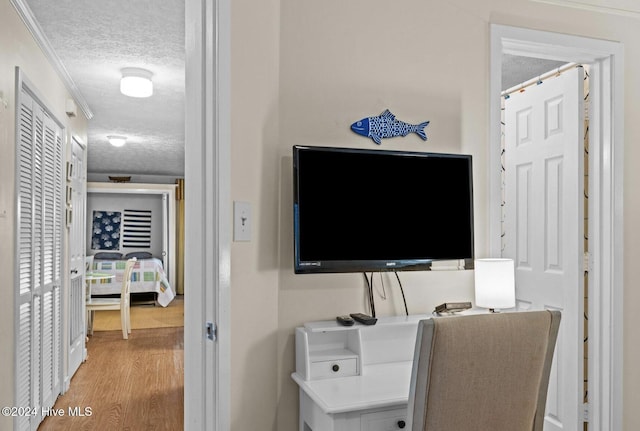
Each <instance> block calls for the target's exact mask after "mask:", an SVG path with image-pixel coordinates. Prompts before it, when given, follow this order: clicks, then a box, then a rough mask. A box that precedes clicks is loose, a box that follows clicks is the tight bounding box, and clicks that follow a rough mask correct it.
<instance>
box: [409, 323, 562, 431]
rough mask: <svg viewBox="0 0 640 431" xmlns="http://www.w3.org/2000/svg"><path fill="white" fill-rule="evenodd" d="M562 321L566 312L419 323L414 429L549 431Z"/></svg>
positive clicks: (411, 396)
mask: <svg viewBox="0 0 640 431" xmlns="http://www.w3.org/2000/svg"><path fill="white" fill-rule="evenodd" d="M559 325H560V312H559V311H530V312H520V313H499V314H479V315H469V316H457V317H442V318H436V319H427V320H422V321H420V322H419V325H418V334H417V339H416V349H415V353H414V363H413V370H412V374H411V385H410V391H409V392H410V393H409V410H408V421H409V422H410V423H411V427H409V429H411V430H413V431H464V430H492V431H532V430H533V431H538V430H542V427H543V424H544V411H545V407H546V400H547V388H548V385H549V373H550V370H551V362H552V360H553V352H554V349H555V344H556V338H557V335H558V328H559Z"/></svg>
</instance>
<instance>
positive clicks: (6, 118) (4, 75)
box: [0, 0, 87, 429]
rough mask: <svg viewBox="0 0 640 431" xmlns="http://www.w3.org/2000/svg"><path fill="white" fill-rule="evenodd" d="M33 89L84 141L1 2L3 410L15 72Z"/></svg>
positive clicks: (7, 401)
mask: <svg viewBox="0 0 640 431" xmlns="http://www.w3.org/2000/svg"><path fill="white" fill-rule="evenodd" d="M16 66H19V67H20V68H21V69H22V71H23V72H24V74H25V76H26V77H27V79H29V81H30V82H31V83H32V84H33V85H34V86H35V88H36V90H37V91H38V93H39V94H40V96H41V97H42V98H43V101H44V102H45V103H46V105H47V107H48V108H49V109H50V110H51V111H52V113H53V114H54V115H55V117H56V118H57V119H58V120H60V121H62V122H63V123H64V124H65V127H66V132H67V136H66V141H65V144H67V145H68V144H69V142H70V136H71V135H75V136H78V137H79V139H80V140H81V142H86V127H87V122H86V119H85V118H84V117H82V116H79V117H76V118H74V119H69V118H68V117H67V116H66V115H65V109H64V108H65V102H66V99H68V98H70V97H71V95H70V94H69V93H68V92H67V90H66V88H65V87H64V85H63V83H62V81H61V80H60V79H59V78H58V76H57V74H56V73H55V71H54V70H53V68H52V67H51V66H50V65H49V64H48V63H47V61H46V59H45V57H44V55H43V54H42V52H41V51H40V49H39V48H38V46H37V45H36V43H35V42H34V40H33V38H32V36H31V34H30V33H29V32H28V30H27V29H26V27H25V26H24V24H23V22H22V21H21V19H20V18H19V16H18V14H17V12H16V11H15V9H14V8H13V6H11V4H10V3H9V0H2V1H0V98H2V99H4V100H5V101H6V102H7V106H6V107H5V106H4V104H3V103H2V101H0V244H1V248H0V250H1V251H0V274H2V283H0V295H1V296H2V304H3V305H2V311H1V312H0V363H1V364H2V367H0V381H1V382H3V384H2V385H1V387H0V406H13V405H15V403H14V402H13V392H14V386H15V385H14V370H15V364H14V356H15V355H14V351H13V341H14V340H13V337H14V335H13V327H14V313H13V304H14V295H13V290H14V284H13V279H14V265H15V258H14V254H15V219H16V196H15V158H16V155H15V102H16V94H15V67H16ZM11 427H12V422H11V418H8V417H0V429H12V428H11Z"/></svg>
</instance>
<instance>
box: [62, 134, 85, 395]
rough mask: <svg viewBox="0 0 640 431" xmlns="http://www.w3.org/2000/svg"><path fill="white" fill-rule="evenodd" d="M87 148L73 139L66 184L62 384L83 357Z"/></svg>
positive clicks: (68, 379)
mask: <svg viewBox="0 0 640 431" xmlns="http://www.w3.org/2000/svg"><path fill="white" fill-rule="evenodd" d="M85 157H86V149H85V147H84V146H83V145H82V144H81V143H80V142H78V140H77V139H76V138H73V139H72V142H71V156H70V160H69V173H68V174H69V180H70V181H69V183H68V184H67V187H68V188H67V193H68V194H69V195H70V196H68V197H70V198H71V205H70V208H69V210H70V211H71V223H70V224H69V244H68V250H69V271H70V274H69V279H70V282H69V308H68V310H69V311H68V313H69V359H68V360H69V362H68V368H67V373H66V376H65V382H66V383H67V384H68V382H69V381H70V380H71V377H73V375H74V373H75V372H76V370H77V369H78V367H79V366H80V364H81V363H82V361H83V360H84V357H85V332H86V325H85V322H84V315H85V314H84V303H85V288H84V286H85V284H84V274H85V264H84V258H85V232H86V229H85V226H86V220H87V217H86V215H85V208H86V175H85V171H86V166H85Z"/></svg>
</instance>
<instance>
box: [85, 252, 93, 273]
mask: <svg viewBox="0 0 640 431" xmlns="http://www.w3.org/2000/svg"><path fill="white" fill-rule="evenodd" d="M91 271H93V255H87V256H85V257H84V273H85V274H86V273H87V272H91Z"/></svg>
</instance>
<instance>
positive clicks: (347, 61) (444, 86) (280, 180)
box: [231, 0, 640, 431]
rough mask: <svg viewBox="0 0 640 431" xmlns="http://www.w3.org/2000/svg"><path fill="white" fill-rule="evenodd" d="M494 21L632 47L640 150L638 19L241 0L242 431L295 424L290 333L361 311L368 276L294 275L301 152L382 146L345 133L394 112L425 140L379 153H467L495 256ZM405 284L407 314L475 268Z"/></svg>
mask: <svg viewBox="0 0 640 431" xmlns="http://www.w3.org/2000/svg"><path fill="white" fill-rule="evenodd" d="M490 23H497V24H505V25H512V26H520V27H526V28H533V29H540V30H546V31H553V32H559V33H569V34H576V35H582V36H588V37H593V38H602V39H608V40H616V41H622V42H624V44H625V65H626V79H625V90H626V91H625V93H626V94H627V98H626V101H625V110H626V113H625V122H626V128H625V138H626V142H627V143H633V142H637V141H638V137H639V136H638V135H639V134H640V123H638V121H637V118H638V117H639V116H640V102H638V101H637V100H636V98H635V95H637V94H640V93H639V92H638V83H639V82H640V81H639V80H638V78H637V76H638V75H637V73H636V72H635V71H636V70H638V66H640V30H638V29H639V28H640V27H639V23H640V20H638V19H633V18H628V17H621V16H614V15H606V14H601V13H593V12H585V11H580V10H576V9H568V8H561V7H555V6H550V5H545V4H541V3H535V2H531V1H527V0H476V1H471V0H468V1H465V0H454V1H439V2H438V1H424V0H403V1H400V2H391V3H390V2H388V1H382V0H352V1H348V2H345V1H341V0H325V1H321V2H318V1H315V2H307V1H298V0H280V1H277V0H271V1H269V2H252V1H249V0H238V1H234V2H233V3H232V65H231V67H232V69H231V70H232V88H231V94H232V118H233V122H232V156H233V157H232V198H233V199H234V200H248V201H250V202H251V203H252V205H253V212H254V231H253V240H252V241H251V242H249V243H233V244H232V257H231V262H232V280H231V283H232V287H231V289H232V304H231V307H232V310H231V319H232V325H233V330H232V331H233V332H232V352H231V354H232V400H231V405H232V412H231V415H232V418H231V419H232V420H231V423H232V429H233V430H235V431H244V430H248V429H263V430H264V429H271V430H274V431H275V430H277V431H293V430H295V429H296V427H297V415H298V399H297V389H296V386H295V384H294V383H293V381H292V380H291V378H290V374H291V372H293V371H294V368H295V364H294V354H295V353H294V338H293V331H294V328H295V327H296V326H298V325H300V324H302V323H303V322H305V321H309V320H318V319H333V318H334V316H336V315H338V314H342V313H347V312H354V311H359V310H365V297H364V286H363V280H362V276H361V275H360V274H352V275H349V274H346V275H332V274H323V275H294V274H293V268H292V242H293V239H292V232H291V231H292V229H291V225H292V209H291V207H292V197H291V194H292V193H291V186H292V180H291V146H292V145H295V144H308V145H331V146H349V147H362V148H376V147H377V146H376V145H375V144H374V143H373V142H372V141H371V140H369V139H366V138H363V137H360V136H357V135H355V134H354V133H352V132H351V131H350V130H349V125H350V124H351V123H352V122H353V121H355V120H358V119H360V118H362V117H364V116H368V115H377V114H379V113H380V112H382V111H383V110H384V109H385V108H389V109H390V110H392V111H393V112H394V113H395V114H396V115H397V116H398V118H399V119H401V120H403V121H407V122H419V121H423V120H430V121H431V124H430V125H429V126H428V127H427V129H426V132H427V135H428V136H429V140H428V141H427V142H423V141H421V140H420V139H419V138H418V137H417V136H407V137H405V138H394V139H387V140H383V142H382V145H381V148H385V149H397V150H418V151H420V150H424V151H441V152H463V153H470V154H472V155H473V157H474V169H475V184H474V187H475V189H474V192H475V203H476V254H477V256H478V257H483V256H486V254H487V252H488V238H487V235H488V228H487V225H488V208H487V205H488V191H487V170H486V169H487V166H488V155H487V148H488V135H489V129H488V118H489V114H488V105H489V98H488V93H489V79H488V70H489V64H488V58H489V25H490ZM277 58H279V62H275V61H274V59H277ZM636 147H637V146H636V145H632V144H628V145H626V148H625V178H624V179H625V212H624V216H625V220H626V222H625V228H626V229H625V238H626V239H627V241H626V243H625V250H624V251H625V267H626V268H627V269H626V272H625V286H626V290H625V304H627V305H626V308H625V319H624V323H625V328H628V329H627V331H626V332H625V338H624V342H625V356H624V359H625V368H624V381H625V382H626V383H625V385H626V386H625V391H624V397H625V399H624V411H625V416H624V422H625V427H624V429H625V430H627V431H631V430H635V429H640V418H638V416H637V415H636V414H634V406H637V405H640V393H638V391H633V390H632V389H631V388H632V387H634V386H636V385H637V384H638V383H640V376H639V374H640V371H638V367H636V366H634V365H633V364H638V363H640V347H639V345H640V343H638V342H637V340H636V341H635V342H634V341H633V337H632V328H635V327H637V326H638V325H639V324H640V322H639V318H638V317H636V316H637V313H635V311H634V309H633V308H632V307H633V304H634V303H639V302H640V293H638V292H640V290H638V289H636V288H635V285H636V284H637V282H636V281H637V280H636V276H635V273H634V271H633V266H634V265H633V262H635V261H636V260H637V257H636V256H638V255H639V253H640V250H639V249H638V246H636V244H638V243H640V241H634V239H640V238H638V237H640V228H638V227H637V226H636V223H634V221H635V218H637V217H636V215H637V213H638V212H640V202H639V201H638V200H639V198H638V196H637V193H634V192H633V190H634V188H635V187H634V185H635V184H638V183H640V171H639V170H638V169H635V164H637V161H638V160H640V154H638V150H636V149H635V148H636ZM636 154H637V155H636ZM634 161H635V162H634ZM327 175H330V172H328V173H327ZM376 204H380V205H382V204H384V201H383V200H381V202H379V203H376ZM372 211H375V204H374V205H373V206H372ZM639 257H640V256H639ZM401 278H402V282H403V285H404V289H405V293H406V296H407V301H408V304H409V310H410V312H412V313H419V312H428V311H430V310H432V309H433V307H434V305H436V304H438V303H440V302H443V301H445V300H471V299H472V298H473V280H472V272H471V271H466V272H458V273H449V272H446V273H445V272H440V273H436V272H434V273H408V274H402V275H401ZM386 293H387V300H382V299H381V297H380V296H379V295H377V296H376V308H377V310H378V314H379V315H388V314H395V313H402V299H401V295H400V293H399V290H398V288H397V285H396V283H395V282H394V280H393V279H391V278H390V277H387V278H386ZM241 313H242V315H241ZM246 313H250V315H249V316H248V317H247V316H246ZM274 408H275V409H276V410H275V413H274Z"/></svg>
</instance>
